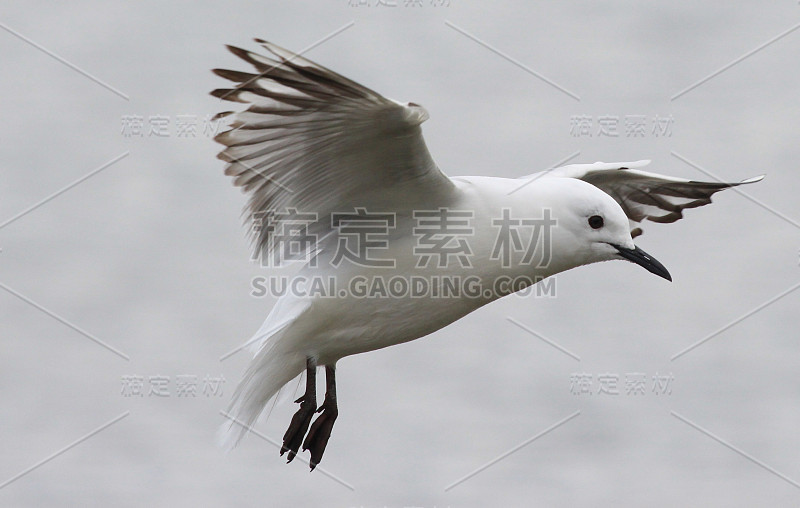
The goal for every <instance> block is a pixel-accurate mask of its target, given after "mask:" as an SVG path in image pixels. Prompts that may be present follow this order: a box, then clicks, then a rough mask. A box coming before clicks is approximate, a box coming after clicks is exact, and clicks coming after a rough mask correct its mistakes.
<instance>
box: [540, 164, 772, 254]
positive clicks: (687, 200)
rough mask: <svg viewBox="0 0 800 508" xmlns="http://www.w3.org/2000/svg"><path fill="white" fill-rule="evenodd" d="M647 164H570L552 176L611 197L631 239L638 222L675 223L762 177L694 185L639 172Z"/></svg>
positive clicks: (637, 234)
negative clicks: (722, 194)
mask: <svg viewBox="0 0 800 508" xmlns="http://www.w3.org/2000/svg"><path fill="white" fill-rule="evenodd" d="M649 163H650V161H648V160H642V161H636V162H616V163H604V162H596V163H594V164H572V165H569V166H564V167H561V168H558V169H555V170H553V171H551V172H550V173H549V175H552V176H561V177H569V178H578V179H580V180H583V181H585V182H588V183H591V184H592V185H594V186H596V187H598V188H599V189H601V190H602V191H604V192H606V193H607V194H609V195H610V196H611V197H613V198H614V199H615V200H616V201H617V203H619V204H620V206H622V209H623V210H624V211H625V215H627V216H628V219H630V221H631V223H632V224H631V236H633V237H634V238H635V237H636V236H639V235H640V234H642V230H641V228H640V227H639V223H640V222H642V221H643V220H645V219H647V220H650V221H653V222H662V223H665V222H675V221H676V220H678V219H680V218H682V217H683V210H685V209H687V208H696V207H698V206H703V205H707V204H709V203H711V196H712V195H713V194H714V193H715V192H719V191H721V190H723V189H728V188H730V187H736V186H738V185H743V184H748V183H754V182H758V181H760V180H761V179H762V178H764V175H761V176H757V177H754V178H748V179H747V180H742V181H741V182H736V183H728V182H696V181H693V180H685V179H683V178H674V177H670V176H662V175H657V174H654V173H647V172H645V171H639V170H638V169H635V168H640V167H643V166H646V165H647V164H649Z"/></svg>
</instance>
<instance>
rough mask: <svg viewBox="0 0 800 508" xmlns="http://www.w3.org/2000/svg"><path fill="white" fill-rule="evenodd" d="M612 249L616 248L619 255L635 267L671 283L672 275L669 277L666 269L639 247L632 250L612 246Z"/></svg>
mask: <svg viewBox="0 0 800 508" xmlns="http://www.w3.org/2000/svg"><path fill="white" fill-rule="evenodd" d="M614 247H616V249H617V250H618V251H619V255H620V256H622V257H624V258H625V259H627V260H628V261H631V262H633V263H636V264H637V265H640V266H642V267H643V268H644V269H645V270H647V271H648V272H650V273H654V274H656V275H658V276H659V277H664V278H665V279H667V280H668V281H670V282H672V275H670V274H669V272H668V271H667V269H666V268H664V265H662V264H661V263H659V262H658V261H656V259H655V258H654V257H653V256H651V255H650V254H648V253H646V252H645V251H643V250H642V249H640V248H639V247H634V248H632V249H628V248H625V247H620V246H619V245H614Z"/></svg>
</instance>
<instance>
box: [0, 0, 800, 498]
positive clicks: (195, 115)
mask: <svg viewBox="0 0 800 508" xmlns="http://www.w3.org/2000/svg"><path fill="white" fill-rule="evenodd" d="M380 3H386V4H392V3H394V4H396V6H395V7H390V6H388V5H379V4H380ZM351 4H355V5H351ZM418 4H420V5H418ZM799 23H800V5H798V3H797V2H794V1H788V0H787V1H782V2H771V3H770V4H769V5H766V4H764V3H762V2H752V1H751V2H744V3H742V2H739V3H737V4H736V5H735V6H733V5H732V4H731V3H730V2H703V3H699V2H671V3H668V4H666V3H663V2H592V3H591V4H586V3H568V2H546V3H545V2H523V1H514V2H503V3H502V5H495V4H491V5H490V4H487V3H486V2H477V1H465V0H449V1H447V0H441V1H437V0H434V1H432V0H421V1H420V2H415V1H406V0H396V1H394V2H391V1H387V2H379V1H378V0H366V1H365V2H358V1H355V0H354V1H353V2H348V0H335V1H333V0H332V1H328V2H299V1H294V2H289V1H288V0H284V1H280V2H279V1H260V2H233V3H229V4H224V5H223V4H217V3H215V4H213V5H212V4H209V5H207V6H198V5H197V3H196V2H172V3H169V4H167V5H165V4H164V3H162V2H136V3H111V2H70V3H63V4H52V3H40V4H37V3H35V2H25V3H21V2H20V3H17V4H15V5H6V6H5V7H4V8H3V9H2V10H1V11H0V28H2V30H0V51H2V54H3V62H4V64H3V72H2V75H0V93H2V96H3V97H4V100H3V101H2V107H0V111H2V123H0V249H2V250H1V251H0V338H1V339H0V351H2V355H1V356H0V390H2V400H3V405H4V409H3V410H2V411H0V429H2V431H0V456H2V457H3V460H2V461H1V463H0V485H2V487H0V504H2V505H4V506H25V505H31V506H33V505H39V506H45V505H48V506H57V505H67V504H74V503H77V502H80V503H81V504H82V505H92V504H95V505H97V506H143V505H148V506H190V505H202V506H224V505H234V504H238V505H242V506H251V505H259V506H264V505H267V506H310V507H311V506H313V507H351V506H359V507H360V506H363V507H382V506H388V507H392V508H394V507H403V506H417V507H425V508H430V507H433V506H437V507H443V506H452V507H454V508H455V507H471V506H487V505H489V504H491V505H492V506H523V505H528V506H529V505H530V504H531V503H535V504H537V505H539V504H541V505H542V506H642V505H647V506H657V507H658V506H679V505H686V504H687V503H688V504H691V505H694V506H754V505H770V506H790V505H797V504H798V503H800V483H798V482H800V460H798V459H799V458H800V457H799V456H798V450H800V434H798V432H797V428H798V424H800V404H798V400H800V384H798V383H797V370H798V369H797V366H798V364H800V347H798V346H800V344H798V339H800V337H799V336H798V335H799V334H798V329H800V314H799V313H798V312H797V311H798V305H799V304H800V291H794V289H796V288H797V287H798V286H796V284H798V282H800V231H798V230H799V229H800V201H799V200H798V199H797V197H796V194H795V192H796V189H797V188H798V185H800V176H798V169H800V168H799V166H800V143H798V134H797V132H798V130H797V119H798V113H800V108H798V89H800V67H798V65H797V62H798V55H799V54H800V25H798V24H799ZM795 29H797V30H795ZM331 34H335V35H333V36H332V37H331ZM253 37H262V38H265V39H268V40H270V41H273V42H275V43H277V44H279V45H281V46H284V47H286V48H288V49H291V50H294V51H301V50H304V49H306V48H308V47H309V46H312V45H313V46H314V47H313V48H312V49H310V50H309V51H308V52H307V53H306V56H307V57H309V58H311V59H313V60H315V61H318V62H319V63H321V64H322V65H325V66H327V67H329V68H332V69H334V70H336V71H337V72H340V73H342V74H344V75H345V76H347V77H349V78H351V79H353V80H355V81H358V82H360V83H362V84H364V85H366V86H368V87H370V88H372V89H374V90H376V91H378V92H380V93H382V94H384V95H386V96H388V97H391V98H394V99H397V100H400V101H413V102H416V103H419V104H422V105H423V106H425V107H426V109H427V110H428V111H429V112H430V120H428V121H427V122H426V123H425V124H424V125H423V130H424V134H425V137H426V141H427V143H428V146H429V148H430V151H431V153H432V154H433V156H434V158H435V159H436V161H437V163H438V164H439V166H440V167H441V168H442V170H443V171H445V172H446V173H447V174H449V175H452V176H456V175H492V176H507V177H515V176H520V175H524V174H528V173H532V172H535V171H538V170H541V169H544V168H547V167H550V166H552V165H554V164H556V163H559V162H562V161H565V160H567V159H568V160H570V161H571V162H594V161H598V160H605V161H630V160H638V159H652V161H653V162H652V164H651V166H650V167H649V169H650V170H652V171H655V172H660V173H664V174H670V175H675V176H682V177H686V178H693V179H711V180H713V179H714V178H720V179H723V180H733V181H738V180H740V179H743V178H746V177H750V176H754V175H758V174H762V173H766V175H767V177H766V179H765V180H764V181H763V182H761V183H758V184H756V185H753V186H748V187H747V188H744V189H742V192H741V193H736V192H734V191H727V192H724V193H721V194H718V195H717V196H715V198H714V204H713V205H712V206H709V207H705V208H701V209H697V210H689V211H688V212H687V213H686V214H685V220H682V221H680V222H678V223H675V224H670V225H660V224H652V223H647V224H645V233H644V236H643V237H641V238H640V239H637V243H638V244H639V245H640V246H642V247H643V248H644V249H645V250H647V251H648V252H650V253H651V254H653V255H654V256H655V257H657V258H658V259H659V260H660V261H661V262H663V263H664V264H665V265H666V266H667V267H668V268H669V270H670V271H671V273H672V275H673V277H674V282H673V283H671V284H670V283H667V282H666V281H664V280H663V279H659V278H657V277H654V276H652V275H651V274H648V273H646V272H645V271H644V270H642V269H641V268H638V267H635V266H632V265H630V264H627V263H604V264H600V265H593V266H590V267H583V268H579V269H576V270H572V271H570V272H567V273H564V274H561V275H559V276H558V277H557V279H556V286H555V288H556V295H555V297H550V298H535V297H526V298H520V297H516V296H514V297H509V298H506V299H503V300H500V301H498V302H495V303H493V304H491V305H489V306H487V307H485V308H483V309H480V310H479V311H477V312H475V313H473V314H471V315H469V316H467V317H466V318H464V319H462V320H461V321H458V322H457V323H455V324H453V325H451V326H449V327H447V328H445V329H443V330H440V331H438V332H436V333H434V334H433V335H431V336H429V337H427V338H424V339H421V340H418V341H415V342H412V343H409V344H406V345H402V346H397V347H392V348H388V349H385V350H381V351H377V352H373V353H370V354H367V355H359V356H355V357H349V358H346V359H344V360H342V361H341V362H340V363H339V371H338V376H337V382H338V387H339V403H340V416H339V419H338V421H337V423H336V428H335V430H334V436H333V438H332V440H331V443H330V445H329V446H328V449H327V451H326V454H325V460H324V461H323V462H322V464H321V467H320V468H319V469H318V470H317V471H315V472H313V473H311V474H309V472H308V468H307V466H306V465H304V464H303V463H302V462H300V461H295V462H294V463H292V464H290V465H285V464H284V463H283V462H284V460H283V459H282V458H280V457H279V456H278V449H277V447H276V446H275V444H274V443H276V442H277V440H279V439H280V438H281V436H282V435H283V432H284V430H285V428H286V426H287V425H288V423H289V420H290V418H291V415H292V413H293V412H294V410H295V406H294V405H293V404H291V403H290V401H280V402H279V403H278V404H277V405H276V407H275V409H274V411H273V412H272V414H271V416H270V418H269V419H268V420H267V421H262V422H261V423H260V424H259V425H258V427H257V429H258V431H259V433H260V436H254V435H251V436H248V437H247V438H246V439H245V440H244V441H243V442H242V444H241V445H240V446H239V448H237V449H236V450H234V451H233V452H232V453H230V454H227V455H226V454H224V453H223V451H222V450H221V449H219V448H218V447H216V445H215V441H214V434H215V432H216V428H217V427H218V426H219V425H220V424H221V423H222V422H223V421H224V420H225V418H224V417H223V416H222V415H221V414H220V410H222V409H224V408H226V407H227V404H228V402H229V399H230V396H231V394H232V392H233V388H234V387H235V384H236V383H237V382H238V379H239V377H240V376H241V374H242V372H243V371H244V368H245V367H246V365H247V362H248V357H247V353H239V354H236V355H233V356H231V357H229V358H228V359H226V360H224V361H220V357H221V356H223V355H224V354H225V353H226V352H228V351H230V350H231V349H233V348H235V347H236V346H237V345H239V344H240V343H242V342H243V341H245V340H247V339H248V338H249V337H250V336H251V334H252V333H253V332H254V331H255V330H256V329H257V328H258V327H259V325H260V324H261V322H262V321H263V319H264V318H265V317H266V315H267V313H268V312H269V309H270V308H271V306H272V305H273V303H274V300H272V299H270V298H254V297H253V296H251V294H250V289H251V288H250V284H251V280H252V279H253V278H254V277H257V276H263V275H265V274H266V275H269V274H270V272H265V271H264V270H263V269H259V268H258V267H257V266H255V265H254V264H252V263H251V262H250V261H249V258H250V251H249V246H248V241H247V239H246V234H245V230H244V228H242V227H241V216H240V213H241V209H242V207H243V205H244V203H245V197H244V196H243V195H242V194H241V193H240V192H239V191H238V190H237V189H235V188H234V187H233V186H232V185H231V184H230V182H229V179H228V178H227V177H225V176H224V175H223V174H222V166H223V164H222V162H221V161H218V160H217V159H215V155H216V153H217V151H218V150H219V146H218V145H216V144H215V143H214V142H213V141H212V140H211V135H212V131H213V129H214V128H215V126H214V125H213V124H209V123H208V122H207V119H208V118H209V115H213V114H214V113H216V112H218V111H220V110H223V109H229V108H230V107H231V105H230V103H220V102H219V101H218V100H216V99H214V98H213V97H211V96H209V95H208V92H209V91H210V90H212V89H213V88H216V87H219V86H221V85H222V84H223V83H224V82H223V80H221V79H220V78H217V77H215V76H214V75H212V74H211V72H210V69H211V68H214V67H227V68H234V69H238V70H248V71H249V69H248V68H247V67H246V64H244V63H243V62H240V61H239V60H237V59H236V58H235V57H234V56H233V55H231V54H230V53H228V52H227V51H226V50H225V48H224V44H235V45H240V46H243V47H246V48H249V49H258V47H257V45H256V44H255V43H253V42H252V38H253ZM326 38H327V39H326ZM323 39H326V40H325V41H324V42H321V43H320V41H322V40H323ZM136 118H139V119H141V122H142V131H136V130H131V128H132V124H131V122H132V121H135V119H136ZM132 119H133V120H132ZM637 122H638V123H639V125H642V123H641V122H644V124H643V125H644V127H643V128H642V129H640V130H639V131H635V132H634V131H629V130H627V127H626V126H627V125H633V124H635V123H637ZM610 124H612V125H615V126H616V127H617V131H616V135H613V134H614V131H613V130H612V131H611V132H610V133H609V132H607V131H603V130H602V129H603V127H604V126H608V125H610ZM192 126H193V127H192ZM87 177H88V178H87ZM81 179H83V180H82V181H80V182H79V183H77V185H74V186H73V187H69V186H70V185H71V184H73V183H75V182H78V181H79V180H81ZM68 187H69V188H68ZM65 189H66V190H65ZM62 190H63V191H64V192H63V193H61V194H59V195H57V196H55V197H53V198H52V199H49V200H46V198H48V197H51V196H52V195H53V194H55V193H57V192H59V191H62ZM43 201H44V202H43ZM40 203H41V205H40V206H37V207H36V208H35V209H32V210H31V207H33V206H34V205H38V204H40ZM23 212H27V213H23ZM20 214H22V215H20ZM11 219H14V220H12V221H11V222H9V220H11ZM787 292H788V293H787ZM765 304H767V305H766V306H765ZM513 321H516V322H517V323H520V324H522V325H524V326H525V327H527V328H528V329H530V330H533V331H535V333H536V334H538V336H540V337H545V338H547V339H548V340H550V341H553V342H555V343H557V344H559V345H561V346H562V347H563V348H566V349H567V350H569V351H570V352H573V353H574V354H575V355H576V356H578V357H579V358H580V360H577V359H575V358H573V357H571V356H569V355H566V354H564V353H563V352H561V351H559V350H558V349H556V348H554V347H552V346H550V345H549V344H548V343H547V342H546V341H544V340H542V339H541V338H540V337H537V335H535V334H531V333H529V332H526V331H525V330H523V329H522V328H520V327H519V326H517V325H515V324H514V322H513ZM703 339H708V340H706V341H705V342H703V343H702V344H700V345H699V346H697V347H696V348H694V349H692V350H690V351H688V352H686V353H685V354H683V355H681V356H679V357H677V358H675V359H674V360H672V358H674V357H675V355H677V354H678V353H680V352H682V351H684V350H685V349H686V348H688V347H690V346H692V345H693V344H697V343H698V342H699V341H702V340H703ZM586 375H589V376H592V382H593V385H592V386H591V387H590V389H589V391H590V392H592V394H591V395H589V394H587V393H577V394H576V393H574V392H575V389H574V386H573V385H572V384H571V381H574V380H575V379H578V378H580V377H581V376H586ZM609 375H610V376H612V377H613V376H617V378H618V380H619V381H618V383H619V394H617V395H613V394H608V393H598V389H599V382H598V377H599V376H609ZM638 375H644V376H645V377H646V379H647V385H646V392H645V393H644V394H639V395H633V394H627V393H626V389H625V384H626V380H627V379H628V378H633V377H635V376H638ZM654 378H655V380H654ZM136 379H141V380H142V383H143V385H142V387H141V390H142V393H141V396H137V393H136V392H135V391H134V392H131V390H132V389H133V388H134V386H133V385H132V384H131V383H132V382H135V380H136ZM664 379H668V383H669V385H668V386H665V385H663V383H666V382H667V381H659V380H664ZM164 383H166V384H164ZM193 383H195V384H193ZM192 386H194V389H195V390H196V392H195V393H194V395H192V392H191V387H192ZM293 389H294V387H290V389H289V390H288V391H289V392H290V393H288V395H286V398H287V399H289V398H290V397H291V395H292V393H291V392H292V391H293ZM548 430H549V432H547V433H545V434H543V435H542V433H543V432H545V431H548ZM537 436H539V437H538V438H536V439H534V440H533V441H532V439H533V438H535V437H537ZM83 438H85V439H84V440H83V441H80V442H78V441H79V440H81V439H83ZM270 440H271V441H270ZM76 442H77V444H76ZM71 445H74V446H71ZM520 445H524V446H523V447H522V448H518V447H519V446H520ZM70 446H71V447H70ZM67 447H70V448H68V449H66V448H67ZM65 449H66V451H64V450H65ZM514 450H515V451H514ZM62 451H63V453H61V454H59V455H57V456H55V457H54V454H57V453H58V452H62ZM510 451H513V453H511V454H510V455H508V452H510ZM498 458H500V460H496V459H498ZM48 459H49V460H48ZM43 461H45V462H43ZM34 466H38V467H35V468H34V469H32V470H30V468H32V467H34ZM486 466H488V467H486ZM484 467H486V468H485V469H483V470H481V471H480V472H479V473H478V474H476V475H474V476H472V477H470V478H468V479H466V480H464V481H463V482H460V483H459V480H461V479H463V478H464V477H465V476H467V475H468V474H470V473H471V472H474V471H476V470H478V469H480V468H484ZM29 470H30V471H29ZM26 471H28V472H27V473H26ZM23 473H25V474H23ZM20 475H22V476H20ZM9 482H10V483H9Z"/></svg>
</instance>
